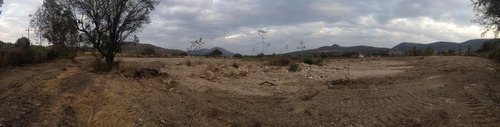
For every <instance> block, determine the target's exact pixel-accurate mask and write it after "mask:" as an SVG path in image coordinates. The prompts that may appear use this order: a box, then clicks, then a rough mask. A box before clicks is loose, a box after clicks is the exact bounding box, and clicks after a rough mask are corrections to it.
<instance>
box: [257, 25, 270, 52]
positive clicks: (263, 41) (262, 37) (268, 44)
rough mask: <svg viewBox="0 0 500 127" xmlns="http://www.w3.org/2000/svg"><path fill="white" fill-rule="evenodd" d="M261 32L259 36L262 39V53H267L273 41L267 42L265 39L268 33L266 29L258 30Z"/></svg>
mask: <svg viewBox="0 0 500 127" xmlns="http://www.w3.org/2000/svg"><path fill="white" fill-rule="evenodd" d="M257 32H258V33H259V36H260V38H261V40H262V54H265V53H266V48H267V47H269V46H271V43H267V42H266V41H265V40H264V39H265V38H264V35H265V34H266V33H267V31H264V30H259V31H257Z"/></svg>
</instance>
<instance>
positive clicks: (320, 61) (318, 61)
mask: <svg viewBox="0 0 500 127" xmlns="http://www.w3.org/2000/svg"><path fill="white" fill-rule="evenodd" d="M314 64H315V65H318V66H323V59H321V58H320V59H318V60H316V61H314Z"/></svg>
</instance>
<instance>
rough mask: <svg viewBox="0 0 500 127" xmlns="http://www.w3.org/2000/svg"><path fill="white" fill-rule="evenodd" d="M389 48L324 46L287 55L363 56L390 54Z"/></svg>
mask: <svg viewBox="0 0 500 127" xmlns="http://www.w3.org/2000/svg"><path fill="white" fill-rule="evenodd" d="M389 51H390V49H389V48H379V47H371V46H352V47H342V46H340V45H337V44H333V45H332V46H323V47H319V48H316V49H310V50H304V51H296V52H291V53H286V54H285V55H298V54H300V55H303V56H304V55H305V56H311V55H319V54H321V53H323V52H325V53H328V54H334V55H341V54H342V53H345V52H358V53H361V54H373V53H387V52H389Z"/></svg>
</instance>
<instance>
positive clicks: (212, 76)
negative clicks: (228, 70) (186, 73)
mask: <svg viewBox="0 0 500 127" xmlns="http://www.w3.org/2000/svg"><path fill="white" fill-rule="evenodd" d="M205 76H206V78H207V79H208V80H213V79H215V73H214V72H212V71H206V72H205Z"/></svg>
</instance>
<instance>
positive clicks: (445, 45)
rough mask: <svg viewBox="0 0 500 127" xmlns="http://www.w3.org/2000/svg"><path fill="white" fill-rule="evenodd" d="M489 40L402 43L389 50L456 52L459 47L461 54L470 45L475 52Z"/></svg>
mask: <svg viewBox="0 0 500 127" xmlns="http://www.w3.org/2000/svg"><path fill="white" fill-rule="evenodd" d="M488 40H490V39H472V40H468V41H465V42H462V43H455V42H442V41H441V42H434V43H430V44H420V43H409V42H403V43H400V44H399V45H396V46H394V47H393V48H392V49H391V50H392V51H395V52H407V51H408V50H409V49H410V48H413V47H416V48H417V49H425V48H428V47H431V48H432V49H434V51H448V50H449V49H452V50H455V51H458V50H459V46H460V48H461V51H462V52H465V51H467V47H468V46H469V45H470V46H471V49H472V51H476V50H477V49H479V47H481V45H482V44H483V43H484V42H485V41H488Z"/></svg>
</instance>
